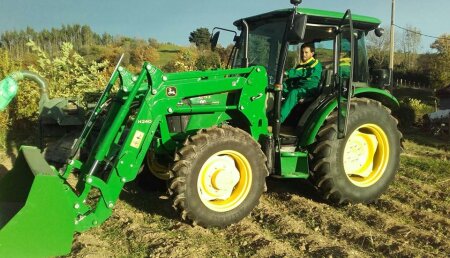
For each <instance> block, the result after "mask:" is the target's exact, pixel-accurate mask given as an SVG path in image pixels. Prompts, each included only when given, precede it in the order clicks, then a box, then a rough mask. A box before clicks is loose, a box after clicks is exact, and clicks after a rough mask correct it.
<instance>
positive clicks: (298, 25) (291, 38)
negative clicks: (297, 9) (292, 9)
mask: <svg viewBox="0 0 450 258" xmlns="http://www.w3.org/2000/svg"><path fill="white" fill-rule="evenodd" d="M306 21H307V16H306V14H296V15H295V17H294V22H293V24H292V28H291V29H290V30H289V32H288V34H287V41H288V42H291V43H296V42H301V41H303V39H304V38H305V31H306Z"/></svg>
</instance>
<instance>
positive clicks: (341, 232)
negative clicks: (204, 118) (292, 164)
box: [0, 138, 450, 257]
mask: <svg viewBox="0 0 450 258" xmlns="http://www.w3.org/2000/svg"><path fill="white" fill-rule="evenodd" d="M436 142H437V143H436V144H429V143H427V142H424V141H423V140H421V139H420V138H411V139H409V140H407V141H406V142H405V147H406V150H405V152H404V153H403V154H402V156H401V166H400V170H399V172H398V175H397V176H396V179H395V181H394V183H393V184H392V185H391V186H390V188H389V189H388V191H387V192H386V193H385V194H384V195H382V196H381V198H380V199H379V200H378V201H377V202H376V203H373V204H369V205H362V204H357V205H344V206H333V205H330V204H328V203H326V202H324V201H322V200H321V199H320V198H318V195H317V194H316V192H315V190H314V188H313V187H312V186H311V185H310V184H309V183H308V182H307V181H305V180H276V179H270V178H269V179H268V191H267V192H266V193H265V194H264V195H263V196H262V198H261V201H260V204H259V205H258V206H257V207H256V208H255V209H254V210H253V212H252V213H251V215H250V216H248V217H246V218H245V219H244V220H242V221H241V222H239V223H237V224H234V225H231V226H229V227H227V228H224V229H215V228H213V229H204V228H201V227H198V226H192V225H190V224H188V223H185V222H184V221H183V220H181V218H180V217H179V215H178V214H177V213H176V212H175V211H174V209H173V208H172V201H171V200H170V198H169V197H168V195H167V194H166V193H164V192H145V191H143V190H142V189H140V188H139V187H137V186H136V184H134V183H133V182H132V183H129V184H128V185H127V186H126V189H125V190H124V191H123V193H122V195H121V198H120V201H119V202H118V203H117V205H116V207H115V208H114V213H113V215H112V217H111V218H110V219H109V220H107V221H106V222H105V223H104V224H103V225H101V226H100V227H97V228H95V229H92V230H90V231H87V232H85V233H81V234H76V235H75V236H74V241H73V247H72V252H71V254H70V256H71V257H112V256H114V257H117V256H120V257H122V256H127V257H450V190H449V185H450V152H449V151H448V147H449V146H450V143H449V142H447V143H445V142H444V143H443V144H440V142H441V141H436ZM1 155H2V156H0V158H1V160H2V169H1V170H0V173H2V172H4V171H5V170H7V169H9V168H10V167H11V162H10V161H9V162H8V160H9V158H8V157H6V156H5V155H4V154H1Z"/></svg>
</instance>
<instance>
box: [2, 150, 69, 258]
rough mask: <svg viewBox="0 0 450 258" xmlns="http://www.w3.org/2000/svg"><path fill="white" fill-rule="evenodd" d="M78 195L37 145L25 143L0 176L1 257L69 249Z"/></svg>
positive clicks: (51, 252) (39, 255)
mask: <svg viewBox="0 0 450 258" xmlns="http://www.w3.org/2000/svg"><path fill="white" fill-rule="evenodd" d="M75 197H76V195H75V194H74V192H73V191H72V189H71V187H70V186H69V185H67V184H65V180H64V179H63V178H62V177H60V175H59V174H58V172H57V171H56V170H55V169H54V168H52V167H50V166H49V165H48V164H47V162H46V161H45V160H44V158H43V157H42V155H41V153H40V151H39V149H37V148H36V147H29V146H22V147H21V149H20V152H19V155H18V158H17V160H16V162H15V164H14V168H13V169H12V170H11V171H10V172H9V173H7V174H6V175H5V176H3V177H2V178H0V257H36V256H37V257H44V256H55V255H62V254H66V253H69V252H70V249H71V246H72V238H73V234H74V230H75V225H74V221H75V216H76V213H75V209H74V202H75V201H74V200H75Z"/></svg>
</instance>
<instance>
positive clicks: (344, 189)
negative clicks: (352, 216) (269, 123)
mask: <svg viewBox="0 0 450 258" xmlns="http://www.w3.org/2000/svg"><path fill="white" fill-rule="evenodd" d="M401 137H402V136H401V133H400V132H399V131H398V129H397V120H396V119H395V118H394V117H392V115H391V113H390V110H389V109H388V108H386V107H384V106H383V105H382V104H381V103H380V102H377V101H374V100H370V99H365V98H359V99H354V100H352V103H351V107H350V111H349V117H348V123H347V135H346V137H345V138H343V139H338V138H337V111H335V112H333V113H331V114H330V116H329V117H328V118H327V120H326V121H325V124H324V125H323V126H322V128H321V129H320V131H319V133H318V135H317V138H316V142H315V143H314V144H313V145H312V151H311V154H312V155H311V157H312V159H311V167H310V169H311V177H310V179H311V181H312V183H313V184H314V185H315V186H316V188H318V190H319V191H320V192H321V193H322V194H323V196H324V198H325V199H328V200H330V201H331V202H333V203H339V204H340V203H346V202H350V203H370V202H373V201H375V200H376V199H377V198H378V197H379V196H380V195H381V194H382V193H383V192H384V191H385V190H386V189H387V187H388V186H389V184H390V183H391V181H392V180H393V179H394V177H395V174H396V172H397V170H398V167H399V162H400V152H401V145H400V140H401Z"/></svg>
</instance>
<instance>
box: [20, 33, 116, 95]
mask: <svg viewBox="0 0 450 258" xmlns="http://www.w3.org/2000/svg"><path fill="white" fill-rule="evenodd" d="M27 45H28V46H29V47H30V48H31V49H32V51H33V53H35V54H36V55H37V56H38V59H37V64H38V65H37V66H30V67H29V69H30V70H31V71H34V72H37V73H38V74H40V75H41V76H42V77H44V78H46V79H47V81H48V83H49V90H50V98H55V97H63V98H67V97H78V98H82V97H83V94H84V93H85V92H92V91H98V90H101V89H102V88H103V87H104V85H105V84H106V82H107V81H106V78H105V76H103V74H102V71H103V70H104V69H105V68H106V67H107V66H108V65H109V62H108V61H103V62H96V61H91V62H87V61H86V60H85V59H84V58H83V57H82V56H81V55H80V54H78V53H77V52H76V51H74V50H73V45H72V44H71V43H63V44H62V46H61V54H60V55H59V56H57V57H54V58H49V57H48V55H47V53H45V52H44V51H43V50H42V49H41V48H40V47H38V46H37V45H36V43H34V42H33V41H29V42H28V44H27Z"/></svg>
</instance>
